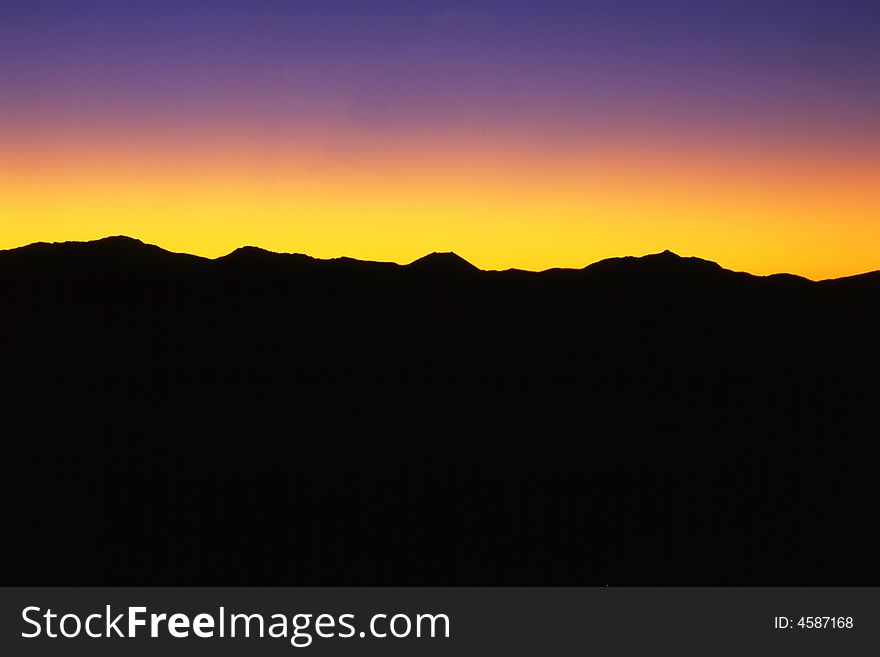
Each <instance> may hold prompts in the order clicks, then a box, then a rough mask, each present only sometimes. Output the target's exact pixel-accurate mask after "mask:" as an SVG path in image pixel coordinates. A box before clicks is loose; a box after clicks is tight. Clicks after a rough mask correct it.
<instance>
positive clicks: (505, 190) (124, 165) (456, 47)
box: [0, 0, 880, 278]
mask: <svg viewBox="0 0 880 657" xmlns="http://www.w3.org/2000/svg"><path fill="white" fill-rule="evenodd" d="M111 234H128V235H131V236H133V237H138V238H140V239H143V240H145V241H148V242H152V243H156V244H159V245H161V246H164V247H166V248H169V249H173V250H182V251H188V252H191V253H198V254H202V255H208V256H217V255H221V254H223V253H226V252H229V251H231V250H232V249H234V248H236V247H238V246H241V245H244V244H253V245H258V246H263V247H265V248H269V249H272V250H277V251H295V252H305V253H309V254H311V255H315V256H319V257H333V256H339V255H349V256H353V257H358V258H365V259H377V260H394V261H397V262H408V261H411V260H413V259H415V258H417V257H419V256H421V255H423V254H425V253H427V252H430V251H435V250H437V251H446V250H454V251H456V252H458V253H460V254H461V255H462V256H464V257H465V258H467V259H469V260H470V261H472V262H473V263H475V264H477V265H478V266H481V267H483V268H507V267H522V268H527V269H543V268H547V267H551V266H569V267H581V266H584V265H586V264H588V263H590V262H593V261H595V260H598V259H601V258H604V257H609V256H617V255H627V254H635V255H639V254H643V253H648V252H656V251H661V250H663V249H666V248H670V249H672V250H675V251H677V252H679V253H682V254H685V255H699V256H702V257H705V258H709V259H713V260H716V261H718V262H720V263H721V264H723V265H725V266H727V267H731V268H734V269H743V270H748V271H752V272H755V273H762V274H763V273H772V272H776V271H790V272H794V273H799V274H803V275H806V276H810V277H812V278H825V277H833V276H841V275H846V274H853V273H858V272H862V271H869V270H875V269H880V3H877V2H873V1H872V2H868V1H862V2H855V1H853V0H821V1H820V0H797V1H796V0H787V1H784V2H783V1H780V0H690V1H683V0H665V1H663V0H581V1H575V0H568V1H566V0H531V1H528V2H526V1H516V0H503V1H502V0H481V1H472V2H461V1H454V0H451V1H446V2H441V1H439V0H438V1H432V0H424V1H421V0H405V1H404V0H314V1H313V0H301V1H294V0H289V1H282V0H239V1H231V0H211V1H208V0H203V1H200V2H195V1H192V0H173V1H166V0H143V1H139V0H131V1H126V2H121V1H119V0H55V1H52V0H0V248H8V247H13V246H19V245H22V244H25V243H29V242H33V241H39V240H42V241H60V240H68V239H93V238H98V237H102V236H106V235H111Z"/></svg>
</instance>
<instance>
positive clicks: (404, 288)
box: [0, 237, 880, 585]
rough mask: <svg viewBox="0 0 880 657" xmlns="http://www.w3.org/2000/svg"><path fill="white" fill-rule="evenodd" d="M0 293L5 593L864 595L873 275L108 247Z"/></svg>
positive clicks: (656, 261)
mask: <svg viewBox="0 0 880 657" xmlns="http://www.w3.org/2000/svg"><path fill="white" fill-rule="evenodd" d="M0 280H2V282H3V285H2V286H0V309H2V313H3V322H0V418H2V422H0V428H2V433H3V436H4V450H5V459H4V465H5V468H4V477H2V478H0V481H2V486H3V490H2V493H3V495H2V498H3V499H4V500H5V502H4V512H5V514H4V520H5V525H4V529H5V530H6V535H7V536H9V537H12V538H11V539H10V540H9V541H7V545H6V548H5V552H6V555H5V556H6V560H5V563H6V564H7V565H8V568H7V570H6V571H5V573H4V577H5V580H6V581H5V582H4V583H7V584H11V583H26V584H41V583H44V584H48V583H52V584H54V585H58V584H63V583H67V584H77V583H82V582H84V581H88V582H89V583H91V584H99V583H100V584H123V583H125V584H136V583H141V584H176V585H183V584H212V585H216V584H322V585H327V584H389V585H390V584H435V585H436V584H466V585H474V584H561V585H574V584H602V585H604V584H642V585H644V584H674V585H683V584H698V585H707V584H740V585H748V584H764V585H766V584H772V585H776V584H803V583H804V582H805V579H804V578H805V573H809V576H808V579H809V582H810V583H812V584H877V583H880V567H878V562H877V560H876V554H877V553H878V552H880V539H878V535H877V534H878V532H877V528H876V523H874V522H873V520H872V519H873V517H874V516H875V515H876V508H877V506H878V504H880V492H878V480H877V477H876V472H875V470H876V462H877V458H878V456H880V449H878V444H877V438H878V436H880V421H878V414H877V400H878V399H880V377H878V374H877V373H878V372H880V341H878V340H877V335H880V303H878V301H880V298H878V297H880V273H877V272H875V273H870V274H865V275H861V276H854V277H849V278H845V279H838V280H834V281H822V282H812V281H808V280H806V279H802V278H799V277H795V276H790V275H775V276H767V277H760V276H753V275H750V274H745V273H739V272H732V271H728V270H725V269H723V268H722V267H720V266H719V265H717V264H715V263H712V262H709V261H705V260H701V259H698V258H681V257H679V256H677V255H675V254H673V253H670V252H664V253H660V254H654V255H649V256H644V257H641V258H613V259H609V260H604V261H601V262H599V263H595V264H593V265H590V266H588V267H585V268H583V269H551V270H547V271H544V272H524V271H517V270H508V271H480V270H478V269H477V268H475V267H473V266H472V265H471V264H470V263H467V262H466V261H465V260H463V259H461V258H460V257H459V256H457V255H455V254H431V255H429V256H426V257H425V258H421V259H419V260H417V261H415V262H413V263H410V264H409V265H397V264H394V263H377V262H362V261H357V260H353V259H349V258H337V259H331V260H320V259H316V258H311V257H309V256H306V255H301V254H275V253H271V252H268V251H264V250H262V249H257V248H254V247H245V248H242V249H238V250H236V251H234V252H233V253H231V254H229V255H227V256H223V257H221V258H217V259H214V260H210V259H205V258H199V257H195V256H190V255H186V254H175V253H171V252H168V251H165V250H162V249H160V248H158V247H155V246H150V245H146V244H143V243H142V242H139V241H137V240H132V239H129V238H124V237H115V238H108V239H105V240H99V241H96V242H89V243H62V244H35V245H30V246H28V247H23V248H20V249H13V250H10V251H3V252H0ZM59 545H64V549H63V550H59V549H58V546H59ZM13 565H14V568H13Z"/></svg>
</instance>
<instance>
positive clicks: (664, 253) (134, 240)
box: [0, 234, 880, 283]
mask: <svg viewBox="0 0 880 657" xmlns="http://www.w3.org/2000/svg"><path fill="white" fill-rule="evenodd" d="M112 240H119V241H122V240H125V241H128V242H131V243H137V244H141V245H143V246H144V247H152V248H156V249H159V250H161V251H164V252H165V253H169V254H174V255H182V256H187V257H191V258H198V259H200V260H207V261H211V262H216V261H218V260H222V259H224V258H228V257H229V256H231V255H233V254H235V253H237V252H239V251H242V250H246V249H254V250H257V251H261V252H264V253H267V254H270V255H278V256H302V257H306V258H310V259H312V260H317V261H321V262H332V261H334V260H350V261H355V262H363V263H375V264H386V265H396V266H399V267H408V266H410V265H413V264H417V263H419V262H420V261H423V260H425V259H427V258H430V257H436V256H452V257H454V258H456V259H457V260H459V261H461V262H462V263H464V264H466V265H469V266H470V267H472V268H473V269H474V270H476V271H479V272H486V273H503V272H523V273H531V274H541V273H545V272H551V271H582V270H584V269H587V268H589V267H592V266H594V265H597V264H600V263H604V262H611V261H615V260H627V259H633V260H640V259H643V258H650V257H658V256H670V257H674V258H677V259H680V260H695V261H700V262H704V263H709V264H712V265H715V266H717V267H719V268H720V269H722V270H724V271H728V272H732V273H737V274H746V275H749V276H754V277H756V278H771V277H778V276H789V277H794V278H798V279H802V280H804V281H809V282H811V283H822V282H827V281H838V280H845V279H849V278H856V277H859V276H866V275H869V274H874V273H878V272H880V269H871V270H868V271H864V272H860V273H856V274H850V275H846V276H835V277H830V278H821V279H815V278H810V277H809V276H804V275H802V274H795V273H791V272H784V271H780V272H774V273H772V274H753V273H752V272H748V271H742V270H736V269H729V268H727V267H725V266H723V265H722V264H720V263H719V262H717V261H716V260H711V259H707V258H703V257H701V256H694V255H680V254H679V253H676V252H675V251H672V250H671V249H664V250H663V251H655V252H650V253H645V254H642V255H631V254H629V255H623V256H609V257H606V258H601V259H599V260H596V261H593V262H590V263H588V264H586V265H584V266H583V267H548V268H546V269H522V268H519V267H508V268H506V269H482V268H480V267H478V266H476V265H474V264H473V263H471V262H470V261H469V260H468V259H467V258H465V257H463V256H461V255H460V254H458V253H457V252H455V251H432V252H430V253H426V254H425V255H423V256H420V257H418V258H416V259H415V260H412V261H409V262H398V261H394V260H371V259H362V258H356V257H352V256H347V255H342V256H335V257H330V258H320V257H317V256H312V255H309V254H307V253H302V252H294V251H273V250H271V249H267V248H265V247H262V246H257V245H254V244H244V245H242V246H239V247H236V248H235V249H233V250H232V251H229V252H228V253H225V254H223V255H219V256H215V257H210V256H203V255H198V254H194V253H189V252H186V251H174V250H171V249H168V248H165V247H164V246H161V245H159V244H154V243H152V242H146V241H144V240H142V239H140V238H137V237H131V236H130V235H122V234H118V235H107V236H105V237H99V238H96V239H91V240H63V241H57V242H48V241H42V240H40V241H36V242H29V243H27V244H22V245H19V246H14V247H10V248H5V249H0V254H2V253H9V252H12V251H19V250H22V249H27V248H29V247H34V246H50V247H51V246H64V245H87V244H97V243H100V242H108V241H112Z"/></svg>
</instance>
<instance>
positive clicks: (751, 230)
mask: <svg viewBox="0 0 880 657" xmlns="http://www.w3.org/2000/svg"><path fill="white" fill-rule="evenodd" d="M209 137H210V136H199V137H194V138H193V139H191V140H187V139H186V138H181V139H178V140H175V141H174V142H173V143H172V142H170V141H169V140H168V139H157V140H155V141H153V142H151V141H150V140H148V139H146V138H145V139H143V140H142V141H140V142H138V143H133V142H131V141H118V142H117V141H112V140H105V141H98V142H97V143H85V142H82V141H79V142H77V141H72V142H66V143H63V142H52V143H41V144H39V145H37V146H35V145H34V144H25V143H21V144H11V143H10V144H9V146H10V147H11V148H10V149H7V155H6V156H4V158H3V160H2V161H0V248H13V247H17V246H22V245H24V244H28V243H32V242H37V241H48V242H59V241H68V240H91V239H98V238H101V237H106V236H108V235H120V234H123V235H130V236H132V237H136V238H138V239H141V240H143V241H145V242H149V243H153V244H157V245H159V246H162V247H163V248H166V249H169V250H172V251H180V252H186V253H193V254H196V255H201V256H206V257H217V256H220V255H224V254H226V253H229V252H230V251H232V250H234V249H236V248H238V247H240V246H244V245H253V246H259V247H262V248H266V249H269V250H272V251H279V252H299V253H307V254H309V255H312V256H315V257H320V258H330V257H338V256H343V255H345V256H350V257H355V258H359V259H363V260H382V261H391V262H398V263H407V262H411V261H413V260H415V259H417V258H419V257H421V256H423V255H425V254H426V253H429V252H432V251H455V252H456V253H458V254H459V255H461V256H462V257H464V258H466V259H467V260H469V261H470V262H472V263H473V264H475V265H477V266H478V267H480V268H482V269H507V268H510V267H516V268H520V269H529V270H543V269H548V268H551V267H583V266H585V265H587V264H590V263H592V262H595V261H598V260H601V259H603V258H607V257H613V256H621V255H641V254H644V253H655V252H658V251H662V250H664V249H671V250H673V251H675V252H677V253H679V254H681V255H696V256H699V257H702V258H706V259H708V260H714V261H716V262H718V263H719V264H721V265H722V266H724V267H727V268H730V269H735V270H741V271H748V272H751V273H754V274H770V273H777V272H789V273H793V274H799V275H802V276H806V277H808V278H812V279H824V278H835V277H840V276H846V275H851V274H858V273H863V272H866V271H873V270H876V269H880V221H878V218H880V194H878V193H877V190H878V189H880V166H878V165H880V158H878V157H874V156H873V155H871V154H868V155H865V154H853V153H846V152H842V153H837V154H832V155H829V154H828V153H826V152H822V153H817V152H811V151H810V150H809V149H808V148H807V149H799V148H794V147H786V148H776V149H773V148H766V149H761V148H758V147H755V146H749V147H742V146H738V145H736V144H699V143H697V142H694V143H689V144H685V145H681V144H653V145H651V146H650V147H648V146H647V145H645V144H644V143H636V142H630V143H620V142H614V141H612V140H610V139H609V140H606V141H604V142H602V143H592V144H589V145H587V146H580V145H578V146H576V147H574V146H573V147H569V148H566V146H565V145H564V144H560V145H558V146H556V147H548V146H547V144H541V145H540V146H531V145H529V144H528V143H522V142H518V141H517V140H508V141H504V140H498V139H496V140H495V141H494V142H493V141H492V140H490V139H487V140H486V141H480V140H479V139H478V138H469V139H464V138H459V139H453V138H447V139H439V138H438V139H435V140H423V141H422V142H420V143H415V144H413V143H405V142H394V141H391V142H388V143H381V144H380V143H361V142H345V141H344V140H340V142H339V144H337V146H336V147H334V148H328V147H327V145H326V144H325V143H321V142H319V141H318V140H309V139H296V138H295V136H294V137H290V138H289V139H287V140H286V141H285V142H284V147H283V148H275V147H271V148H264V147H255V146H254V145H253V143H249V142H247V140H243V141H240V142H238V143H236V142H234V141H229V140H225V141H224V140H217V139H211V138H209Z"/></svg>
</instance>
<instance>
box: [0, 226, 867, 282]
mask: <svg viewBox="0 0 880 657" xmlns="http://www.w3.org/2000/svg"><path fill="white" fill-rule="evenodd" d="M68 259H70V260H75V259H80V260H82V259H88V260H104V261H107V262H116V263H119V264H120V265H127V264H129V265H130V264H134V263H141V262H150V261H153V262H156V263H158V262H161V261H162V260H165V261H169V262H185V261H186V262H190V263H194V262H201V263H209V262H214V263H218V264H227V263H231V262H235V263H237V264H242V263H247V264H252V265H258V264H261V263H262V264H267V263H270V262H272V263H276V264H280V263H284V264H286V265H291V266H293V265H294V264H297V265H299V266H300V267H302V266H306V265H311V266H313V267H319V266H322V265H325V266H326V265H331V264H333V265H340V266H342V265H346V266H349V267H351V268H357V267H365V268H366V267H376V266H383V267H385V268H389V269H391V268H401V269H403V270H406V269H411V270H432V271H436V272H447V273H451V272H456V273H463V272H472V273H476V272H481V271H483V273H493V274H497V273H509V272H515V273H517V274H532V275H540V274H547V273H548V272H549V273H559V272H564V273H568V272H589V273H591V274H597V275H598V274H603V275H635V276H639V275H658V274H659V275H684V276H697V275H703V276H711V275H716V276H729V275H730V274H735V275H737V276H738V277H740V278H743V277H746V276H748V277H751V278H758V279H773V280H779V281H782V280H784V281H786V282H804V283H819V284H822V283H831V282H836V283H847V282H849V283H854V284H857V283H861V282H866V283H873V282H876V281H877V280H880V271H873V272H867V273H864V274H858V275H854V276H848V277H841V278H836V279H828V280H823V281H818V282H816V281H812V280H810V279H808V278H804V277H802V276H797V275H794V274H787V273H778V274H771V275H769V276H756V275H754V274H748V273H745V272H733V271H731V270H728V269H724V268H722V267H721V265H719V264H718V263H715V262H712V261H710V260H705V259H702V258H698V257H683V256H679V255H678V254H676V253H673V252H672V251H669V250H666V251H663V252H661V253H655V254H648V255H645V256H624V257H614V258H607V259H604V260H600V261H598V262H595V263H593V264H590V265H587V266H585V267H583V268H582V269H564V268H552V269H549V270H545V271H543V272H532V271H526V270H515V269H510V270H504V271H502V272H497V271H484V270H480V269H479V268H477V267H476V266H474V265H473V264H471V263H470V262H468V261H467V260H465V259H464V258H462V257H461V256H459V255H457V254H456V253H436V252H435V253H430V254H428V255H426V256H423V257H422V258H418V259H417V260H414V261H413V262H411V263H409V264H408V265H397V264H396V263H391V262H375V261H365V260H357V259H355V258H349V257H340V258H330V259H320V258H315V257H312V256H309V255H305V254H300V253H277V252H274V251H268V250H266V249H263V248H260V247H255V246H244V247H240V248H238V249H236V250H234V251H232V252H231V253H229V254H227V255H225V256H220V257H218V258H214V259H210V258H204V257H201V256H195V255H190V254H185V253H176V252H172V251H167V250H165V249H163V248H161V247H159V246H155V245H152V244H146V243H144V242H142V241H141V240H138V239H135V238H131V237H126V236H122V235H119V236H113V237H106V238H103V239H99V240H94V241H88V242H53V243H47V242H36V243H34V244H29V245H27V246H22V247H18V248H13V249H7V250H0V264H3V263H6V262H9V261H12V262H17V263H23V262H27V261H28V260H31V261H36V262H47V261H49V262H55V263H58V264H62V263H64V262H65V261H67V260H68Z"/></svg>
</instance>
